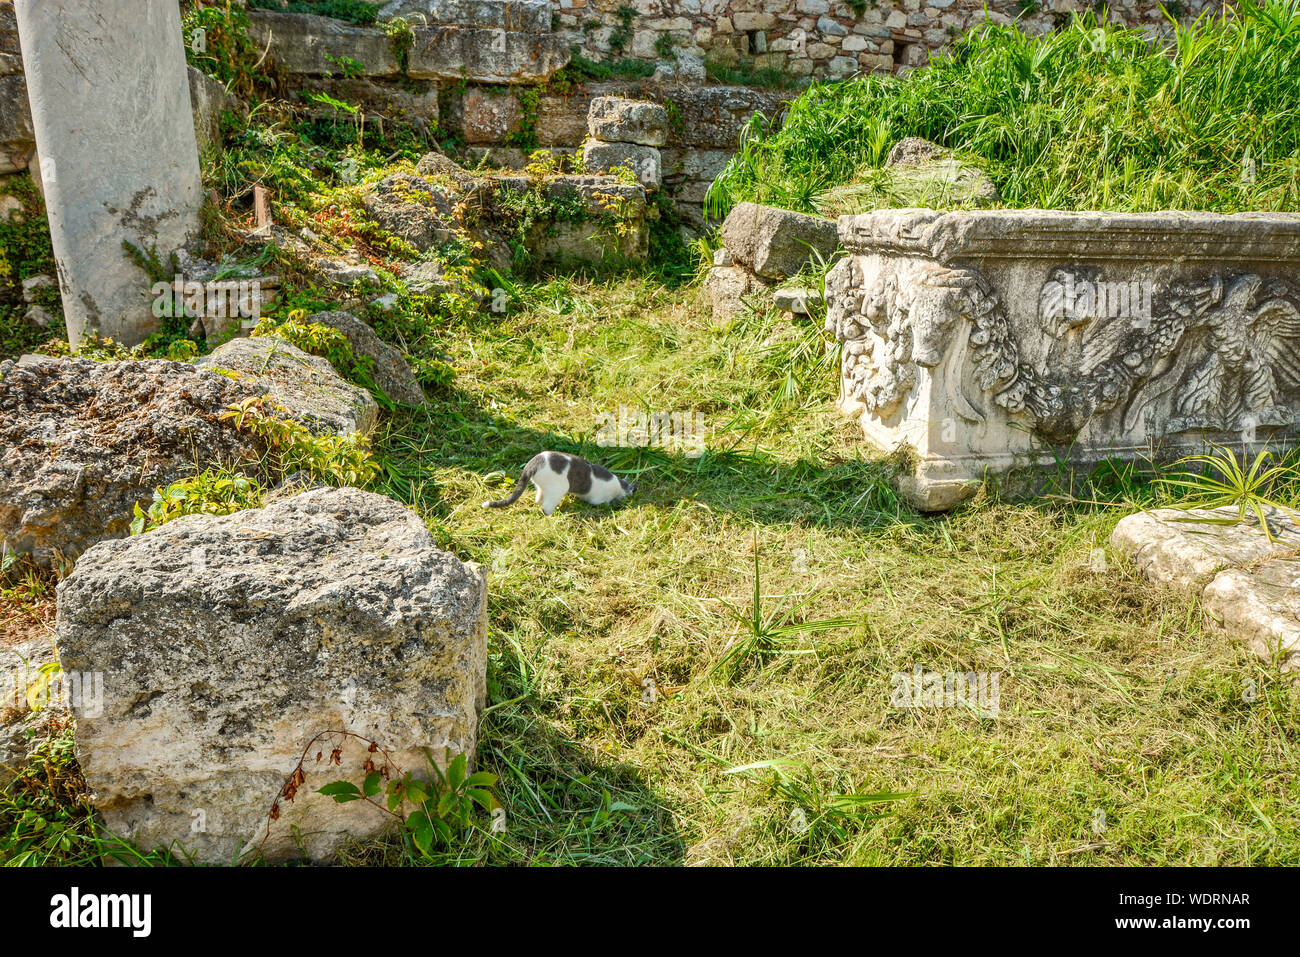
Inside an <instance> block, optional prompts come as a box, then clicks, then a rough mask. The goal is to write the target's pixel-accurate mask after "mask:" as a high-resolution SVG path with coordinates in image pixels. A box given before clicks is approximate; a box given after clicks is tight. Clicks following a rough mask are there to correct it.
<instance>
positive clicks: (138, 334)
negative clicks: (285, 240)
mask: <svg viewBox="0 0 1300 957" xmlns="http://www.w3.org/2000/svg"><path fill="white" fill-rule="evenodd" d="M16 12H17V16H18V35H19V39H20V41H21V44H22V54H23V66H24V69H25V71H26V78H27V92H28V97H29V99H30V101H31V108H32V121H33V126H34V127H35V131H36V146H37V151H38V152H39V154H40V158H41V180H42V182H43V185H44V191H45V202H46V208H47V212H48V216H49V222H50V235H51V238H52V240H53V245H54V255H55V259H56V261H57V262H58V266H59V280H60V289H61V292H62V294H63V311H64V315H65V316H66V317H67V322H68V337H69V339H70V340H71V341H72V342H73V343H74V344H75V343H77V342H79V341H80V340H81V338H82V337H83V336H98V337H100V338H111V339H115V340H117V341H119V342H123V343H126V344H128V345H133V344H135V343H138V342H140V341H142V340H143V339H145V338H146V337H147V336H149V334H150V333H152V332H154V331H155V330H156V328H157V325H158V320H157V319H156V318H155V317H154V315H153V312H152V309H151V300H150V287H151V286H152V280H151V279H150V278H149V276H148V275H147V274H146V273H145V271H144V270H143V269H141V268H140V267H139V266H138V265H137V264H136V263H135V262H133V261H132V258H131V257H130V256H129V255H128V253H127V251H126V249H125V248H124V246H123V243H124V242H125V243H130V244H132V245H133V246H134V247H136V248H137V249H139V250H142V251H144V253H145V255H146V256H154V255H156V256H158V257H159V258H160V260H161V261H162V262H163V263H165V262H166V261H167V259H168V258H169V257H170V254H171V253H172V252H173V251H174V250H176V249H178V248H179V247H181V246H183V245H185V243H187V242H188V241H189V240H190V239H191V238H192V237H194V236H195V235H196V234H197V232H198V228H199V218H198V212H199V204H200V202H201V197H202V182H201V179H200V175H199V160H198V146H197V143H196V141H195V134H194V121H193V117H192V113H191V110H190V91H189V81H188V79H187V77H186V73H185V54H184V49H183V46H182V37H181V20H180V7H179V5H178V4H177V3H176V0H144V2H142V0H18V2H17V4H16Z"/></svg>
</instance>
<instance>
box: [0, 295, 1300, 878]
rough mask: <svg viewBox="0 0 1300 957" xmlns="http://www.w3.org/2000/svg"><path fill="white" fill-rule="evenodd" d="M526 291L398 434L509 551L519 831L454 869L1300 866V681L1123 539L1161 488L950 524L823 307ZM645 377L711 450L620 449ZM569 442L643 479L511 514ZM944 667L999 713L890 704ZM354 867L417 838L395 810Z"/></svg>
mask: <svg viewBox="0 0 1300 957" xmlns="http://www.w3.org/2000/svg"><path fill="white" fill-rule="evenodd" d="M514 291H515V294H516V296H517V297H518V298H517V301H516V303H515V308H514V310H513V311H512V313H511V314H509V315H508V316H506V317H504V318H501V317H490V316H484V317H482V318H476V319H472V320H470V321H469V322H467V323H463V324H459V325H455V326H451V327H448V328H444V329H442V330H440V331H434V332H431V333H430V336H431V337H432V338H436V339H437V340H438V341H439V342H440V343H441V347H442V348H443V349H444V350H445V353H446V356H447V359H448V361H449V363H450V364H451V365H452V366H453V367H454V368H455V369H456V372H457V374H456V377H455V379H454V380H453V381H452V382H450V383H449V384H446V385H444V386H442V387H440V388H438V389H435V390H433V392H432V393H431V396H430V401H429V403H428V404H427V405H426V406H425V407H423V408H421V409H417V410H412V411H406V412H399V413H395V414H394V415H393V416H392V417H390V418H389V419H388V420H387V423H386V425H385V426H384V431H383V433H382V434H381V436H380V437H379V441H378V443H377V452H378V455H379V458H380V461H381V463H382V465H383V469H384V471H383V477H382V478H381V479H380V481H379V482H378V483H376V485H375V486H374V487H376V488H377V489H379V490H381V491H385V492H388V493H389V494H392V495H394V496H395V497H396V498H398V499H399V500H401V501H403V502H405V503H407V504H409V505H410V506H411V507H413V508H414V509H416V510H417V512H418V513H419V514H420V515H421V516H422V517H423V518H424V519H425V520H426V522H427V523H428V524H429V526H430V528H431V529H432V530H433V532H434V535H435V539H436V540H437V541H438V542H439V543H440V544H441V545H442V546H443V547H445V548H448V549H450V550H452V551H454V552H455V553H456V554H458V555H459V556H461V557H462V558H465V559H469V560H474V561H477V562H480V563H481V564H482V565H483V566H484V567H485V568H487V569H488V570H489V582H490V600H489V614H490V627H489V636H490V637H489V642H490V663H489V703H488V708H487V711H486V713H485V715H484V718H483V724H482V732H481V739H480V747H479V753H478V766H479V768H480V769H482V770H486V771H489V772H492V773H494V774H496V775H498V776H499V778H500V781H499V783H498V784H497V785H496V787H495V788H494V791H495V793H496V794H497V796H498V797H499V798H500V799H501V800H502V802H503V804H504V806H505V809H506V813H507V828H506V831H505V833H504V834H500V835H493V834H491V833H490V830H489V827H488V821H487V819H486V817H482V818H480V819H479V820H478V826H476V827H475V828H473V829H471V830H470V831H469V832H467V833H465V834H463V835H461V836H459V837H457V838H456V839H455V841H454V842H452V843H451V844H441V845H439V848H438V849H437V850H436V851H435V854H434V856H433V860H434V861H435V862H442V863H461V864H470V863H489V864H502V863H524V864H645V863H656V864H793V863H819V864H835V863H856V864H936V863H960V864H1022V863H1028V864H1066V863H1083V864H1288V863H1289V864H1294V863H1300V823H1297V818H1296V816H1295V814H1294V807H1295V802H1296V800H1297V797H1298V796H1300V794H1298V791H1300V786H1298V784H1297V781H1296V777H1295V775H1294V772H1293V770H1292V769H1293V768H1294V762H1295V749H1296V748H1297V746H1298V745H1300V741H1298V740H1297V731H1298V730H1300V729H1298V727H1297V719H1296V714H1297V709H1296V705H1297V700H1296V692H1295V690H1294V688H1292V687H1291V686H1289V685H1287V684H1285V683H1284V682H1282V681H1281V680H1280V679H1279V677H1278V675H1277V674H1276V673H1275V672H1274V671H1272V670H1271V669H1270V668H1269V667H1268V666H1267V665H1266V664H1264V663H1261V662H1259V661H1257V660H1256V659H1254V658H1253V657H1252V656H1251V655H1250V654H1249V653H1248V652H1247V651H1246V650H1245V649H1243V648H1242V647H1240V646H1239V645H1237V644H1236V643H1234V642H1233V641H1231V640H1229V639H1227V638H1226V637H1224V636H1222V635H1220V634H1218V633H1217V632H1215V631H1213V630H1210V629H1209V628H1207V627H1206V626H1205V624H1204V623H1203V619H1202V616H1201V613H1200V611H1199V609H1198V607H1197V605H1196V603H1195V601H1194V600H1192V599H1190V598H1188V597H1186V596H1184V595H1180V594H1176V593H1170V592H1165V591H1162V590H1160V589H1158V588H1156V587H1154V586H1152V585H1150V584H1148V583H1147V582H1145V581H1144V580H1143V579H1142V578H1141V576H1140V575H1139V574H1138V573H1137V572H1136V571H1135V570H1134V569H1133V568H1131V567H1129V566H1128V565H1127V564H1125V563H1124V562H1122V561H1120V560H1119V559H1118V558H1113V559H1112V560H1111V561H1109V562H1108V563H1106V567H1105V568H1100V567H1099V566H1098V561H1097V553H1096V551H1095V550H1096V549H1102V550H1103V553H1104V549H1105V548H1106V541H1107V537H1108V535H1109V532H1110V529H1111V527H1112V526H1113V525H1114V523H1115V521H1116V520H1117V519H1118V518H1119V517H1120V516H1121V515H1123V514H1125V513H1126V512H1127V511H1128V510H1130V509H1131V508H1133V507H1135V505H1137V504H1140V503H1142V502H1144V501H1154V500H1156V499H1157V497H1158V496H1159V495H1161V494H1162V492H1161V491H1160V489H1159V487H1158V486H1152V485H1151V484H1149V483H1144V482H1142V481H1138V480H1136V479H1134V478H1133V477H1132V476H1131V475H1129V474H1128V473H1127V472H1123V471H1121V472H1119V473H1118V476H1119V477H1118V479H1117V480H1116V481H1114V482H1113V483H1111V486H1110V487H1111V490H1112V494H1113V495H1114V496H1115V500H1116V504H1115V505H1114V506H1113V507H1107V506H1104V505H1097V504H1090V503H1086V502H1080V501H1077V500H1075V501H1065V500H1053V501H1048V500H1042V501H1038V502H1034V503H1019V504H1017V503H1010V502H1002V501H999V500H997V498H996V497H995V496H992V495H985V496H983V497H982V498H980V499H979V500H978V501H976V502H975V503H974V504H972V505H971V506H969V507H966V508H964V509H963V510H962V511H960V512H959V513H957V514H953V515H951V516H949V517H947V518H922V517H920V516H917V515H915V514H913V513H911V512H910V511H909V510H908V509H907V508H906V507H904V506H903V505H901V504H900V503H899V502H898V500H897V499H896V497H895V496H894V494H893V492H892V490H891V486H890V484H889V477H890V475H891V473H892V469H893V465H892V464H891V463H890V462H889V461H887V460H884V459H881V458H880V457H878V456H876V455H875V454H873V453H871V452H870V451H868V450H867V449H866V447H864V446H863V444H862V443H861V441H860V440H859V438H858V436H857V434H856V431H855V428H854V427H853V426H852V425H851V424H850V423H847V422H845V421H843V420H841V419H840V418H839V417H838V415H837V414H836V413H835V412H833V410H832V408H831V400H832V399H833V396H834V374H833V368H832V367H831V366H828V365H827V361H826V359H825V352H824V350H823V349H822V346H821V333H820V332H819V331H818V330H816V329H815V328H811V327H800V326H796V325H791V324H790V323H789V322H787V321H786V320H784V319H782V318H779V317H778V316H776V315H775V314H769V313H762V314H757V315H753V316H748V317H745V318H743V319H741V320H739V321H737V322H735V323H730V324H725V325H719V324H716V323H714V322H713V321H712V319H711V318H710V317H709V316H708V311H707V308H706V307H705V306H704V304H703V303H702V302H700V301H699V300H698V298H697V296H698V293H697V292H696V291H695V290H694V289H692V288H679V289H670V288H667V287H665V286H663V285H662V284H660V283H658V282H657V281H655V280H653V279H650V278H643V277H631V278H626V279H623V280H615V281H608V282H603V283H595V282H590V281H579V280H564V279H556V280H551V281H547V282H543V283H539V284H537V285H533V286H518V287H515V290H514ZM426 346H427V344H426ZM832 355H833V354H832ZM791 381H793V383H794V384H793V385H790V382H791ZM619 404H624V405H627V406H630V407H633V408H645V409H648V410H652V411H653V410H682V411H686V410H695V411H699V412H701V413H702V414H703V415H704V417H705V421H706V423H707V424H708V426H709V428H710V434H709V438H708V442H707V446H708V451H707V452H706V453H705V454H704V455H703V456H701V457H699V458H691V457H688V456H686V455H681V454H677V453H676V452H674V451H673V450H671V449H667V450H665V449H609V448H600V447H598V446H596V445H595V444H594V441H593V437H594V430H595V424H596V421H597V417H598V416H599V414H600V413H602V412H608V411H613V410H617V408H618V406H619ZM543 448H556V449H562V450H570V451H576V452H581V453H583V454H586V455H589V456H590V457H592V458H594V459H596V460H598V461H601V462H604V463H605V464H607V465H610V466H612V467H614V468H616V469H617V470H619V471H620V472H621V473H622V474H626V475H629V476H635V477H637V478H638V479H639V480H640V483H641V490H640V491H639V492H638V493H637V495H636V497H635V498H633V499H632V500H631V501H630V502H628V503H626V504H623V505H621V506H618V507H615V508H612V509H610V508H592V507H589V506H585V505H582V504H581V503H574V502H572V501H571V502H568V503H566V504H565V505H564V506H563V507H562V508H561V509H560V510H559V511H558V512H557V513H556V514H555V515H554V516H552V517H551V518H549V519H548V518H545V517H544V516H543V515H542V514H541V512H540V510H538V509H537V508H536V507H535V506H533V505H531V504H529V501H528V498H529V497H526V498H525V499H524V500H523V501H521V502H520V503H519V504H517V505H516V506H514V507H513V508H511V509H507V510H499V511H498V510H485V509H482V508H480V507H479V503H480V502H482V501H483V500H485V499H487V498H489V497H495V496H496V495H497V493H498V492H499V490H500V489H502V488H503V487H505V486H506V485H507V484H508V483H509V481H510V480H511V479H512V478H513V476H514V475H515V474H516V472H517V470H518V469H519V468H520V467H521V466H522V465H523V463H524V462H525V461H527V459H528V458H529V457H530V456H531V455H532V454H534V453H535V452H537V451H538V450H540V449H543ZM1291 464H1292V466H1293V465H1294V463H1291ZM1094 497H1095V496H1094ZM827 620H831V623H830V624H829V625H827V624H825V623H826V622H827ZM756 636H757V637H760V638H761V639H762V641H761V643H759V644H755V645H752V646H751V647H749V648H742V651H741V652H740V653H733V652H734V650H735V649H736V648H737V647H738V643H741V644H743V643H745V642H748V641H751V640H752V639H754V638H755V637H756ZM918 663H919V664H921V665H923V666H925V667H927V668H930V669H933V670H936V671H942V672H949V671H962V672H965V671H985V672H993V671H996V672H999V673H1000V675H1001V679H1000V688H1001V706H1000V714H999V716H998V717H997V718H996V719H991V718H988V717H981V716H980V715H978V714H976V713H973V712H971V711H968V710H962V709H935V710H924V709H923V710H905V709H899V708H895V707H893V706H891V702H890V697H891V691H892V685H891V679H892V676H893V675H894V674H896V673H899V672H908V671H910V670H911V669H912V667H913V666H914V665H915V664H918ZM720 666H721V667H720ZM647 678H649V679H652V680H653V682H654V685H655V688H656V689H657V693H658V695H659V696H658V697H657V699H655V700H649V701H648V700H646V697H645V695H646V688H647V684H646V679H647ZM1251 688H1253V689H1255V692H1256V693H1255V694H1254V695H1250V694H1247V693H1246V692H1247V690H1248V689H1251ZM1248 699H1249V700H1248ZM770 762H778V763H776V764H771V763H770ZM755 765H757V766H755ZM738 768H746V769H747V770H745V771H743V772H739V773H729V772H733V771H735V769H738ZM72 790H73V791H75V789H72ZM56 793H61V792H56ZM900 795H901V796H900ZM882 796H883V797H885V798H887V799H885V800H882V799H881V798H882ZM33 800H35V798H34V797H33V796H32V795H31V794H27V795H26V796H25V797H21V798H20V799H19V802H18V803H17V804H15V802H14V800H12V799H8V800H5V801H0V835H10V836H9V837H7V838H0V860H6V861H9V862H11V863H12V862H14V859H15V858H16V857H18V856H19V855H21V854H25V853H28V852H30V851H31V850H32V849H33V840H35V838H34V836H33V834H31V833H30V819H29V818H28V819H27V820H28V825H27V830H22V829H21V828H19V826H18V822H19V821H20V820H22V818H21V816H20V811H19V810H18V808H19V807H24V806H26V807H30V806H31V802H32V801H33ZM69 800H71V799H69ZM22 802H26V804H25V805H24V804H23V803H22ZM59 806H60V807H62V806H63V805H59ZM72 806H73V808H74V809H75V807H76V805H75V803H74V804H73V805H72ZM41 807H42V808H44V805H41ZM1099 811H1100V812H1101V813H1102V814H1104V816H1105V820H1106V822H1107V828H1106V830H1105V831H1104V833H1103V834H1102V836H1101V837H1100V838H1098V836H1097V835H1095V834H1094V833H1093V830H1092V822H1093V821H1094V820H1095V819H1096V818H1097V814H1098V812H1099ZM42 813H45V814H46V816H51V815H53V814H54V813H55V811H54V810H52V809H50V808H44V810H43V811H42ZM798 815H802V816H803V820H805V821H806V822H807V823H808V826H807V829H806V830H804V829H802V828H797V827H795V826H794V823H793V822H794V821H795V818H796V816H798ZM78 822H79V823H78ZM64 823H65V824H66V822H64ZM77 828H80V830H77ZM74 833H76V834H79V835H81V836H83V837H84V838H85V840H86V842H89V843H85V842H83V843H80V844H74V845H73V847H72V849H71V850H69V851H68V852H66V853H63V854H62V855H60V853H59V852H58V851H57V849H55V851H51V852H50V853H49V854H46V852H44V851H42V852H41V857H40V859H49V858H50V857H51V856H52V857H53V858H54V859H74V857H75V855H76V854H77V853H85V849H87V848H96V847H98V846H99V845H97V844H95V843H94V842H93V841H91V839H90V836H89V835H90V828H89V824H88V819H87V818H86V817H85V816H84V812H83V813H82V815H81V816H80V817H77V816H76V815H74ZM13 835H17V836H16V837H15V836H13ZM78 848H81V850H80V851H78ZM340 861H341V862H343V863H389V864H399V863H411V862H412V861H411V858H410V851H409V850H408V849H407V848H406V847H404V846H403V845H402V843H401V842H400V841H398V840H396V839H394V840H391V841H381V842H372V843H369V844H365V845H358V846H355V847H351V848H349V849H347V850H346V851H345V852H343V853H342V854H341V855H340Z"/></svg>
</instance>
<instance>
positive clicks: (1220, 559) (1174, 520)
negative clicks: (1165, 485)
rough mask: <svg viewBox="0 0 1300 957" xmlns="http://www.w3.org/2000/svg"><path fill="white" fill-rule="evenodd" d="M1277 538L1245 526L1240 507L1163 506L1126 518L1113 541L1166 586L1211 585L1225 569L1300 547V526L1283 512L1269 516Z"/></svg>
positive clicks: (1253, 525)
mask: <svg viewBox="0 0 1300 957" xmlns="http://www.w3.org/2000/svg"><path fill="white" fill-rule="evenodd" d="M1266 515H1267V517H1268V519H1269V524H1270V526H1271V530H1272V537H1273V540H1272V541H1270V540H1269V536H1267V535H1265V534H1264V533H1263V532H1262V531H1261V530H1260V528H1259V525H1258V523H1257V522H1255V521H1251V522H1239V521H1236V519H1237V518H1238V516H1239V513H1238V511H1237V509H1235V508H1232V507H1230V506H1227V507H1224V508H1218V509H1203V508H1193V509H1181V508H1158V509H1154V510H1153V511H1149V512H1138V513H1136V514H1134V515H1129V516H1127V517H1125V518H1122V519H1120V521H1119V524H1118V525H1116V526H1115V530H1114V531H1113V532H1112V533H1111V537H1110V543H1111V545H1113V546H1114V547H1115V548H1116V549H1117V550H1118V551H1120V552H1121V553H1123V554H1124V555H1125V556H1127V557H1128V558H1130V559H1131V560H1132V561H1133V562H1134V563H1135V564H1136V565H1137V566H1138V568H1140V569H1141V570H1142V574H1144V575H1145V576H1146V577H1147V578H1149V579H1151V580H1152V581H1156V582H1160V583H1161V584H1163V585H1176V586H1178V587H1181V588H1190V587H1192V586H1196V585H1205V584H1206V583H1207V582H1209V581H1210V580H1211V579H1213V578H1214V576H1215V575H1216V574H1218V573H1219V572H1220V571H1222V570H1223V569H1225V568H1234V567H1240V566H1243V565H1249V564H1251V563H1254V562H1260V561H1264V560H1266V559H1269V558H1273V557H1276V556H1279V555H1294V554H1295V553H1296V550H1297V549H1300V527H1297V526H1296V525H1295V523H1294V522H1293V521H1289V520H1288V518H1289V517H1288V516H1287V515H1286V514H1284V513H1282V512H1280V511H1278V510H1277V509H1269V510H1268V511H1267V513H1266Z"/></svg>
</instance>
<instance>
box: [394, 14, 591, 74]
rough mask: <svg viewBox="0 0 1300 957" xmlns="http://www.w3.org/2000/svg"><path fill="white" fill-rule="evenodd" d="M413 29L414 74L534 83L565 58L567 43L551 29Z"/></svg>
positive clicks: (553, 71)
mask: <svg viewBox="0 0 1300 957" xmlns="http://www.w3.org/2000/svg"><path fill="white" fill-rule="evenodd" d="M414 30H415V45H414V46H413V47H412V48H411V52H410V62H409V65H408V67H407V73H408V74H409V75H410V76H412V77H414V78H416V79H442V80H456V81H460V80H472V81H475V82H479V83H535V82H538V81H541V80H547V79H550V78H551V77H552V76H554V75H555V74H556V73H557V72H558V71H559V70H560V69H561V68H563V67H564V66H565V65H566V64H567V63H568V62H569V55H570V54H569V47H568V44H566V43H564V42H563V41H562V40H561V39H560V38H559V37H558V36H555V35H554V34H550V33H545V34H540V35H539V34H536V33H524V32H521V31H518V30H505V29H500V28H490V29H489V28H475V27H455V28H448V27H442V26H416V27H415V28H414ZM380 35H381V36H382V35H383V34H382V33H381V34H380Z"/></svg>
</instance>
